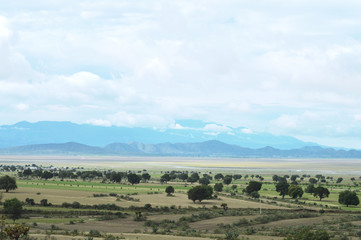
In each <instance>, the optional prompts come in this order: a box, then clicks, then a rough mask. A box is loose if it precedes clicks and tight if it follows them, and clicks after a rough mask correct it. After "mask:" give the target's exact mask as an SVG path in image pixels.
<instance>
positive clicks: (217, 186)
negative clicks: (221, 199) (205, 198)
mask: <svg viewBox="0 0 361 240" xmlns="http://www.w3.org/2000/svg"><path fill="white" fill-rule="evenodd" d="M213 188H214V191H216V192H222V190H223V184H222V183H216V184H214V187H213Z"/></svg>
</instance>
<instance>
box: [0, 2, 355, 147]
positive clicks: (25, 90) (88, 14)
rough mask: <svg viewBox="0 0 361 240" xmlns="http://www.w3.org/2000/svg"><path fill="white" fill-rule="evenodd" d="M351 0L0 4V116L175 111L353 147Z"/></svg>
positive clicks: (142, 117)
mask: <svg viewBox="0 0 361 240" xmlns="http://www.w3.org/2000/svg"><path fill="white" fill-rule="evenodd" d="M360 12H361V2H360V1H359V0H344V1H333V0H327V1H326V0H319V1H314V0H299V1H297V0H295V1H285V0H283V1H277V0H267V1H262V0H259V1H243V0H234V1H232V0H224V1H213V0H180V1H177V0H174V1H167V0H164V1H162V0H152V1H149V0H137V1H134V0H128V1H127V0H104V1H98V0H97V1H91V0H87V1H83V0H77V1H73V0H63V1H61V0H58V1H56V0H47V1H36V0H32V1H27V0H23V1H21V0H14V1H2V2H1V4H0V97H1V98H0V100H1V101H0V116H1V117H0V124H1V125H2V124H13V123H16V122H19V121H23V120H26V121H30V122H36V121H42V120H56V121H72V122H76V123H91V124H97V125H105V126H109V125H118V126H152V127H172V126H174V123H175V121H177V120H179V119H195V120H204V121H209V122H217V123H220V124H223V125H227V126H232V127H239V126H243V127H247V128H249V129H252V131H253V132H270V133H273V134H277V135H290V136H295V137H298V138H300V139H302V140H308V141H315V142H318V143H321V144H325V145H330V146H343V147H354V148H361V138H360V137H361V14H360Z"/></svg>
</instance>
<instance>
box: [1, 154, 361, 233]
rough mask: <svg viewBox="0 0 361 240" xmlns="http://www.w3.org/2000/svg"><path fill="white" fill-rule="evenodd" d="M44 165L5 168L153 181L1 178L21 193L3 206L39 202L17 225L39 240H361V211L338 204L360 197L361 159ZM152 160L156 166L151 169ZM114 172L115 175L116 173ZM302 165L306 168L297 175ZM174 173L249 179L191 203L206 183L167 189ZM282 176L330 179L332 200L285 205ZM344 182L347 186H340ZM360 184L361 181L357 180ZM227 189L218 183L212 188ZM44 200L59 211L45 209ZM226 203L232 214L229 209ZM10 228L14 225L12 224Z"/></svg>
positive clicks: (176, 183) (53, 161)
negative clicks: (317, 236) (315, 235)
mask: <svg viewBox="0 0 361 240" xmlns="http://www.w3.org/2000/svg"><path fill="white" fill-rule="evenodd" d="M39 158H41V159H39ZM43 158H44V157H38V158H35V157H32V158H31V159H26V157H12V159H7V160H6V161H3V162H0V164H3V165H10V164H9V162H11V160H14V161H15V164H14V165H18V166H24V165H26V164H36V165H38V166H40V165H42V167H44V168H46V167H48V166H50V165H52V166H56V167H58V168H59V167H68V168H76V170H74V171H80V172H82V171H88V170H89V171H90V170H95V169H96V170H99V171H108V170H114V171H128V170H131V171H134V172H135V173H138V174H141V173H142V172H144V171H146V172H148V173H149V174H150V175H151V179H150V180H149V181H148V182H140V183H139V184H134V185H131V184H130V183H129V182H127V181H126V180H125V179H123V180H122V181H121V182H120V183H112V182H109V180H106V179H104V178H94V179H85V180H82V179H81V178H77V179H67V178H65V179H63V180H62V179H60V178H59V177H53V178H51V179H48V180H43V179H40V178H38V177H18V171H17V170H15V171H11V172H1V173H0V175H11V176H15V177H16V178H17V179H16V180H17V186H18V188H17V189H16V190H14V191H9V192H8V193H5V192H4V191H3V192H2V202H4V201H6V200H7V199H11V198H14V197H15V198H18V199H19V200H21V201H24V202H25V200H26V199H27V198H30V199H33V200H34V202H35V205H33V206H30V205H28V204H25V205H24V212H23V214H22V217H21V218H20V219H18V220H16V222H18V223H25V224H27V225H29V226H30V227H31V229H30V236H31V237H32V238H33V239H45V238H46V237H47V236H48V237H52V238H53V239H89V238H91V239H117V238H118V239H155V238H156V239H232V238H231V237H232V236H233V237H235V238H234V239H285V238H286V237H287V236H292V235H293V234H295V232H297V231H299V230H300V229H301V228H302V227H309V228H310V229H311V231H317V230H319V231H323V230H324V231H326V232H327V233H328V234H329V236H330V237H331V239H359V238H360V237H361V231H359V228H360V226H361V207H360V205H358V206H349V207H346V206H344V205H341V204H339V203H338V195H339V193H340V192H341V191H344V190H352V191H355V192H356V193H357V195H358V196H359V197H360V190H361V179H360V178H359V176H361V174H358V173H359V170H360V169H358V168H357V167H354V168H353V169H352V171H351V170H350V171H348V170H347V168H348V164H351V163H353V162H354V161H356V160H348V163H346V164H344V166H343V168H339V167H338V166H340V165H342V163H343V162H342V160H337V161H336V160H332V161H330V162H329V164H328V165H327V167H326V168H325V169H322V170H317V168H316V169H313V168H312V169H308V170H307V169H306V166H307V162H309V161H310V160H305V161H306V162H305V163H302V162H301V160H297V161H295V160H290V159H288V160H286V159H281V160H276V161H274V162H272V161H270V159H256V160H255V162H254V164H253V165H252V164H251V160H250V159H243V161H241V162H237V161H236V159H226V160H224V161H223V159H201V161H199V162H194V159H188V158H176V159H173V160H171V161H169V162H167V159H168V158H160V159H154V158H151V159H148V160H147V159H145V158H134V159H130V160H129V159H128V160H125V159H123V158H122V161H120V162H118V163H115V161H116V159H109V158H104V159H101V162H97V161H99V159H98V158H95V157H94V158H90V157H87V158H81V159H79V161H75V160H74V159H76V157H72V158H68V157H66V158H65V159H63V158H64V157H57V158H55V157H52V158H50V159H49V160H48V162H47V163H48V164H47V165H46V164H45V158H44V159H43ZM73 158H74V159H73ZM146 160H147V161H148V162H146V163H145V162H144V161H146ZM156 160H157V161H156ZM322 161H327V160H317V161H316V163H315V166H319V165H320V164H321V162H322ZM80 163H82V165H80ZM246 163H247V164H248V165H247V164H246ZM157 164H158V165H157ZM262 164H264V165H262ZM110 165H113V166H114V168H110V167H109V166H110ZM135 165H136V166H137V167H134V166H135ZM218 165H223V166H222V167H220V166H218ZM240 165H247V167H240ZM308 165H309V163H308ZM232 166H233V167H232ZM260 166H263V167H260ZM295 166H297V167H298V168H297V169H296V168H293V167H295ZM325 166H326V165H325ZM132 167H134V168H132ZM288 167H291V168H289V169H288ZM172 170H176V171H188V172H189V174H190V173H191V172H198V173H199V175H202V174H208V175H209V176H211V177H213V178H214V176H215V175H216V174H217V173H222V174H224V175H227V174H230V175H234V174H241V175H242V176H243V177H242V178H241V179H238V180H233V181H232V183H230V184H229V185H225V186H224V188H223V191H222V192H218V193H216V194H217V198H213V199H209V200H204V201H202V202H195V203H193V202H192V201H191V200H189V199H188V196H187V191H188V190H189V189H191V188H193V187H194V186H197V185H199V184H198V182H195V183H193V184H191V183H189V182H183V181H181V180H179V179H174V180H171V181H168V182H166V183H161V182H160V178H161V176H162V175H163V174H164V173H165V172H167V171H172ZM275 174H277V175H279V176H283V175H285V174H287V175H289V176H291V175H294V174H297V175H299V176H300V177H301V176H302V175H305V176H306V175H307V176H306V177H304V178H303V179H302V180H301V179H300V177H299V178H298V179H297V183H298V185H299V186H301V187H302V188H303V189H305V188H306V187H307V185H308V184H309V179H310V177H315V175H316V174H322V175H323V177H325V179H326V178H327V180H325V182H322V183H321V182H319V183H318V184H321V185H322V186H324V187H327V188H328V189H329V191H330V195H329V197H326V198H324V199H322V201H320V200H319V199H318V198H316V197H314V196H313V195H312V194H309V193H304V194H303V196H302V197H301V198H298V199H292V198H291V197H290V196H288V195H286V196H285V198H284V199H282V198H281V196H279V193H278V192H276V189H275V182H274V181H273V180H272V176H273V175H275ZM246 175H248V178H247V179H245V176H246ZM257 175H259V176H262V177H263V180H262V181H261V182H262V188H261V190H260V191H259V194H260V198H259V199H254V198H252V197H250V196H249V195H247V194H246V193H244V192H243V189H245V188H246V187H247V185H248V183H249V182H250V181H252V180H254V181H260V180H259V179H258V178H257V177H256V176H257ZM308 175H310V176H308ZM338 177H343V179H344V180H343V181H342V182H341V183H336V179H337V178H338ZM352 177H354V180H351V178H352ZM219 182H221V181H216V180H214V179H212V180H211V182H210V186H213V185H214V184H215V183H219ZM170 185H171V186H173V187H174V188H175V193H174V194H173V195H171V196H167V195H166V193H165V188H166V187H167V186H170ZM43 199H46V200H47V202H48V203H50V204H51V206H42V205H40V202H41V200H43ZM74 202H78V203H79V204H80V206H81V207H77V208H74V207H64V206H65V205H64V203H67V204H68V205H71V204H72V203H74ZM50 204H49V205H50ZM225 204H226V206H227V209H224V208H223V207H222V206H224V205H225ZM110 205H114V206H116V207H117V210H110V209H102V208H100V207H99V206H110ZM146 205H148V207H146ZM320 210H322V211H320ZM137 212H141V215H142V216H141V218H140V219H137V217H136V215H137ZM6 222H7V223H10V222H11V220H6ZM232 234H234V235H232ZM236 236H237V237H236Z"/></svg>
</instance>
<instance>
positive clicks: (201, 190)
mask: <svg viewBox="0 0 361 240" xmlns="http://www.w3.org/2000/svg"><path fill="white" fill-rule="evenodd" d="M187 194H188V199H191V200H192V201H193V202H195V201H196V200H198V201H199V202H202V200H204V199H211V198H212V194H213V188H212V187H211V186H205V185H199V186H195V187H193V188H191V189H189V190H188V192H187Z"/></svg>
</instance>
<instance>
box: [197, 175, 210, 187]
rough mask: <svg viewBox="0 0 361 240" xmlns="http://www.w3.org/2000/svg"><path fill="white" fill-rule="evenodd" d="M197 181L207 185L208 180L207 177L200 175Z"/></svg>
mask: <svg viewBox="0 0 361 240" xmlns="http://www.w3.org/2000/svg"><path fill="white" fill-rule="evenodd" d="M199 183H200V184H203V185H208V184H209V183H210V181H209V179H208V178H205V177H202V178H201V179H199Z"/></svg>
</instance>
